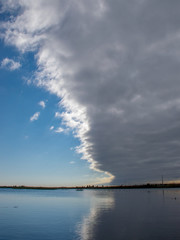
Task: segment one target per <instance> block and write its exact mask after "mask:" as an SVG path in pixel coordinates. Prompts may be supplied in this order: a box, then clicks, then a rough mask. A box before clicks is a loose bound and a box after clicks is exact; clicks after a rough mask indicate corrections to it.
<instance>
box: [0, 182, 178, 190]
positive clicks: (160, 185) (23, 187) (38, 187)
mask: <svg viewBox="0 0 180 240" xmlns="http://www.w3.org/2000/svg"><path fill="white" fill-rule="evenodd" d="M0 188H11V189H37V190H57V189H77V190H83V189H146V188H147V189H149V188H180V183H165V184H159V183H156V184H151V183H147V184H140V185H115V186H104V185H102V186H95V185H87V186H76V187H41V186H23V185H21V186H0Z"/></svg>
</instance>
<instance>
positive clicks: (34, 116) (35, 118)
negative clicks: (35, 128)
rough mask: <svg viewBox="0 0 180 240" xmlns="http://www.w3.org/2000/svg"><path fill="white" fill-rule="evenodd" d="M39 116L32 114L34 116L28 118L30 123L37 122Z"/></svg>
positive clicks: (38, 114)
mask: <svg viewBox="0 0 180 240" xmlns="http://www.w3.org/2000/svg"><path fill="white" fill-rule="evenodd" d="M39 116H40V112H36V113H34V114H33V115H32V117H30V121H31V122H33V121H36V120H38V118H39Z"/></svg>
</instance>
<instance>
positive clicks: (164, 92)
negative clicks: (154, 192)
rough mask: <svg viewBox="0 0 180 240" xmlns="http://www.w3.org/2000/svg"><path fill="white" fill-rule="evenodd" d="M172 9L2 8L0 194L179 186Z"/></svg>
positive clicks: (179, 39)
mask: <svg viewBox="0 0 180 240" xmlns="http://www.w3.org/2000/svg"><path fill="white" fill-rule="evenodd" d="M179 9H180V2H179V1H178V0H172V1H169V0H163V1H160V0H128V1H127V0H111V1H108V0H90V1H89V0H78V1H74V0H51V1H48V0H36V1H33V0H29V1H25V0H13V1H12V0H7V1H2V0H0V13H1V14H0V53H1V54H0V112H1V114H0V133H1V134H0V146H1V147H0V148H1V151H0V185H43V186H47V185H48V186H72V185H73V186H74V185H87V184H113V185H115V184H117V185H120V184H133V183H146V182H157V181H161V176H162V175H163V176H164V180H165V181H179V180H180V50H179V49H180V14H179Z"/></svg>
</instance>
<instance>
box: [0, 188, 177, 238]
mask: <svg viewBox="0 0 180 240" xmlns="http://www.w3.org/2000/svg"><path fill="white" fill-rule="evenodd" d="M179 225H180V190H179V189H165V190H163V189H151V190H147V189H142V190H141V189H131V190H128V189H126V190H118V189H115V190H105V189H103V190H100V189H99V190H84V191H76V190H25V189H16V190H14V189H0V240H25V239H26V240H38V239H43V240H55V239H56V240H57V239H62V240H76V239H79V240H80V239H82V240H91V239H93V240H96V239H97V240H101V239H102V240H106V239H107V240H109V239H112V240H116V239H118V240H125V239H126V240H127V239H133V240H150V239H151V240H152V239H153V240H156V239H157V240H161V239H162V240H170V239H173V240H176V239H178V240H179V239H180V227H179Z"/></svg>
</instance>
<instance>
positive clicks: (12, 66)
mask: <svg viewBox="0 0 180 240" xmlns="http://www.w3.org/2000/svg"><path fill="white" fill-rule="evenodd" d="M1 67H2V68H7V69H9V70H10V71H14V70H16V69H19V68H20V67H21V64H20V62H16V61H14V60H13V59H10V58H4V59H3V60H2V62H1Z"/></svg>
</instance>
